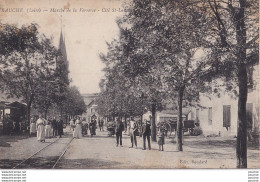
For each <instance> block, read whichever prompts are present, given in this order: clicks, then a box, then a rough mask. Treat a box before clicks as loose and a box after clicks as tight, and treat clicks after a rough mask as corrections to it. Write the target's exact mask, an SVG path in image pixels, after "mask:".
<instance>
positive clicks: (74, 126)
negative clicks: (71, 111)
mask: <svg viewBox="0 0 260 182" xmlns="http://www.w3.org/2000/svg"><path fill="white" fill-rule="evenodd" d="M99 127H100V131H101V130H103V125H100V123H99ZM70 128H71V130H73V137H74V138H82V136H85V135H87V134H88V129H89V132H90V135H91V136H93V135H96V128H97V121H96V119H91V121H90V122H89V123H88V122H87V121H86V119H85V118H83V119H82V118H81V117H79V116H76V117H75V118H74V119H71V120H70Z"/></svg>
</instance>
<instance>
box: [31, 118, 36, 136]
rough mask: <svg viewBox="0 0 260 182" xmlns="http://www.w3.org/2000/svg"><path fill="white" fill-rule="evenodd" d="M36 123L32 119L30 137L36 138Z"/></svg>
mask: <svg viewBox="0 0 260 182" xmlns="http://www.w3.org/2000/svg"><path fill="white" fill-rule="evenodd" d="M36 132H37V131H36V123H35V121H34V120H33V119H32V122H31V124H30V136H36Z"/></svg>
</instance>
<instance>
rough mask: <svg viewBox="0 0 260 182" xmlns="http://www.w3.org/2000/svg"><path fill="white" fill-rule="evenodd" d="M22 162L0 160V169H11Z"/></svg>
mask: <svg viewBox="0 0 260 182" xmlns="http://www.w3.org/2000/svg"><path fill="white" fill-rule="evenodd" d="M21 161H22V160H13V159H12V160H10V159H2V160H0V169H12V168H13V167H14V166H16V165H17V164H19V163H20V162H21Z"/></svg>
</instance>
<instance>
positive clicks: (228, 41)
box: [202, 0, 259, 168]
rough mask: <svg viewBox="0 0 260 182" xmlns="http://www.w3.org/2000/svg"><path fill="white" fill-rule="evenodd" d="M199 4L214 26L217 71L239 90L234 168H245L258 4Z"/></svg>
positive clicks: (248, 0)
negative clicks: (248, 103) (247, 111)
mask: <svg viewBox="0 0 260 182" xmlns="http://www.w3.org/2000/svg"><path fill="white" fill-rule="evenodd" d="M202 2H203V3H204V6H203V7H204V9H205V11H207V12H208V13H209V16H211V17H213V21H208V22H207V23H208V24H212V23H213V24H214V28H213V29H212V37H213V40H215V41H213V46H212V47H213V49H214V50H215V51H213V52H214V53H215V57H216V59H217V60H218V65H217V67H219V68H218V69H223V68H224V69H223V70H224V76H228V77H231V78H233V81H234V82H235V83H236V84H237V86H238V90H239V92H238V130H237V148H236V155H237V168H247V120H246V102H247V90H248V71H247V69H248V66H249V65H252V64H254V63H258V62H259V52H258V49H259V45H258V43H257V40H258V39H259V28H258V24H259V19H258V18H259V12H258V9H259V4H258V1H256V0H236V1H231V0H222V1H217V0H205V1H202ZM211 20H212V19H211ZM226 65H229V66H226ZM225 68H228V69H225Z"/></svg>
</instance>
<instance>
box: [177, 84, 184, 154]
mask: <svg viewBox="0 0 260 182" xmlns="http://www.w3.org/2000/svg"><path fill="white" fill-rule="evenodd" d="M184 89H185V87H181V88H180V89H179V91H178V120H177V150H178V151H183V148H182V127H183V124H182V99H183V92H184Z"/></svg>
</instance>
